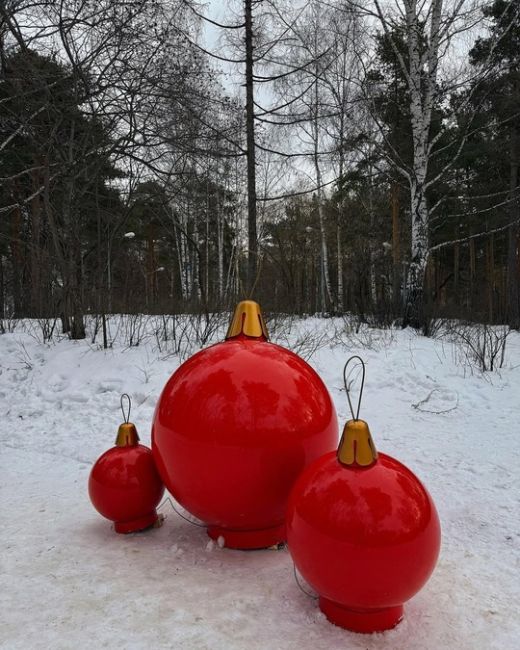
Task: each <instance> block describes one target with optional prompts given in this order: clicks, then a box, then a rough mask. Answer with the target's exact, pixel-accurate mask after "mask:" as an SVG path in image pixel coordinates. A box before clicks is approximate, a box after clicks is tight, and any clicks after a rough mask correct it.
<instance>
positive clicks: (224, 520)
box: [152, 336, 338, 548]
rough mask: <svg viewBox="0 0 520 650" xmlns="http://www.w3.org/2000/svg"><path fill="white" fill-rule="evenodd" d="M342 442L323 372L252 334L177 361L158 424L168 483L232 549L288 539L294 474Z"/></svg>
mask: <svg viewBox="0 0 520 650" xmlns="http://www.w3.org/2000/svg"><path fill="white" fill-rule="evenodd" d="M337 441H338V425H337V420H336V413H335V410H334V406H333V404H332V400H331V398H330V395H329V393H328V391H327V389H326V387H325V385H324V384H323V382H322V381H321V379H320V378H319V376H318V375H317V374H316V372H315V371H314V370H313V369H312V368H311V367H310V366H309V365H308V364H307V363H305V361H303V360H302V359H301V358H300V357H298V356H297V355H295V354H293V353H292V352H290V351H289V350H286V349H284V348H282V347H280V346H278V345H274V344H271V343H268V342H267V341H265V340H263V339H260V338H257V339H255V338H248V337H246V336H239V337H236V338H233V339H229V340H227V341H225V342H224V343H219V344H217V345H214V346H211V347H209V348H207V349H205V350H202V351H201V352H199V353H197V354H195V355H194V356H193V357H191V358H190V359H189V360H188V361H186V362H185V363H184V364H183V365H182V366H180V368H179V369H178V370H177V371H176V372H175V373H174V374H173V375H172V377H171V378H170V380H169V381H168V383H167V384H166V387H165V388H164V390H163V393H162V395H161V397H160V399H159V402H158V404H157V408H156V411H155V416H154V423H153V429H152V449H153V453H154V457H155V461H156V464H157V467H158V469H159V472H160V474H161V477H162V479H163V481H164V482H165V484H166V487H167V488H168V490H169V491H170V492H171V493H172V495H173V496H174V497H175V499H177V500H178V501H179V502H180V503H181V504H182V505H183V506H184V507H185V508H186V509H187V510H188V511H189V512H191V513H192V514H193V515H195V516H196V517H198V518H200V519H201V520H203V521H204V522H206V523H207V524H208V532H209V534H210V536H211V537H214V538H216V537H218V536H222V537H223V538H224V542H225V544H226V545H227V546H230V547H234V548H260V547H264V546H269V545H272V544H275V543H276V542H280V541H283V540H284V539H285V508H286V504H287V498H288V496H289V492H290V490H291V487H292V485H293V483H294V481H295V480H296V478H297V477H298V475H299V474H300V473H301V471H302V470H303V469H304V468H305V467H306V466H307V465H308V464H309V463H310V462H312V461H313V460H315V459H316V458H318V457H319V456H321V455H322V454H323V453H325V452H327V451H330V450H331V449H333V448H334V447H336V445H337Z"/></svg>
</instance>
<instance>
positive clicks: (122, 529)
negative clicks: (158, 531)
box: [114, 510, 159, 534]
mask: <svg viewBox="0 0 520 650" xmlns="http://www.w3.org/2000/svg"><path fill="white" fill-rule="evenodd" d="M158 519H159V516H158V515H157V512H156V511H155V510H154V511H153V512H152V513H150V514H149V515H146V516H145V517H139V519H134V520H133V521H116V522H115V524H114V530H115V531H116V533H122V534H127V533H136V532H138V531H139V530H145V529H146V528H151V527H152V526H153V525H154V524H155V522H156V521H157V520H158Z"/></svg>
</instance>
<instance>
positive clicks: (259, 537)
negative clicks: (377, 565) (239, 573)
mask: <svg viewBox="0 0 520 650" xmlns="http://www.w3.org/2000/svg"><path fill="white" fill-rule="evenodd" d="M208 535H209V536H210V537H211V539H214V540H215V541H218V539H219V537H222V539H223V540H224V546H225V547H226V548H235V549H239V550H243V551H246V550H249V551H252V550H254V549H260V548H269V547H270V546H275V545H276V544H280V543H281V542H285V540H286V539H287V537H286V534H285V524H280V525H279V526H275V527H274V528H263V529H261V530H232V529H230V528H220V526H209V527H208Z"/></svg>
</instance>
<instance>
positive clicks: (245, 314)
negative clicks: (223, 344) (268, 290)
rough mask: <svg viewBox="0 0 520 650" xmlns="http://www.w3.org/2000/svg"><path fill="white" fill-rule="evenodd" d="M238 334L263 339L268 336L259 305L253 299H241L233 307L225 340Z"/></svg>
mask: <svg viewBox="0 0 520 650" xmlns="http://www.w3.org/2000/svg"><path fill="white" fill-rule="evenodd" d="M240 334H244V335H245V336H250V337H251V338H263V339H265V340H267V339H268V338H269V334H268V333H267V327H266V326H265V322H264V317H263V316H262V311H261V309H260V305H259V304H258V303H257V302H255V301H254V300H242V301H241V302H239V303H238V305H237V306H236V307H235V313H234V314H233V318H232V319H231V323H230V324H229V328H228V331H227V334H226V340H228V339H232V338H234V337H235V336H240Z"/></svg>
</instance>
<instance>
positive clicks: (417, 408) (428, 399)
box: [412, 388, 459, 415]
mask: <svg viewBox="0 0 520 650" xmlns="http://www.w3.org/2000/svg"><path fill="white" fill-rule="evenodd" d="M440 392H442V389H441V388H433V389H432V390H431V391H430V392H429V394H428V396H427V397H425V398H424V399H423V400H421V401H420V402H417V404H412V408H414V409H416V410H417V411H421V413H433V414H434V415H442V414H443V413H449V412H450V411H454V410H455V409H456V408H457V407H458V405H459V394H458V393H457V392H456V393H455V394H456V396H457V400H456V402H455V406H451V407H450V408H447V409H442V410H441V411H431V410H429V409H424V408H421V406H422V405H423V404H427V403H428V402H429V401H430V399H431V397H432V395H433V394H434V393H440Z"/></svg>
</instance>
